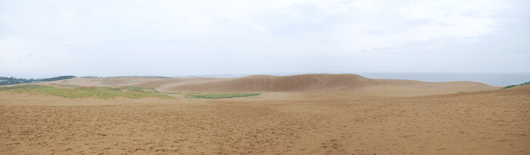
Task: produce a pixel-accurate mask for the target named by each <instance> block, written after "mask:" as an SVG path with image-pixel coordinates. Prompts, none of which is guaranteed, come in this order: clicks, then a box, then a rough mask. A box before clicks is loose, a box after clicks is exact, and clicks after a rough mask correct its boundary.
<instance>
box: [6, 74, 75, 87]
mask: <svg viewBox="0 0 530 155" xmlns="http://www.w3.org/2000/svg"><path fill="white" fill-rule="evenodd" d="M71 78H76V76H72V75H66V76H58V77H52V78H44V79H33V78H30V79H24V78H15V77H2V76H0V85H13V84H22V83H35V82H45V81H58V80H64V79H71Z"/></svg>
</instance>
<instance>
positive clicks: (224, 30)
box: [0, 0, 530, 76]
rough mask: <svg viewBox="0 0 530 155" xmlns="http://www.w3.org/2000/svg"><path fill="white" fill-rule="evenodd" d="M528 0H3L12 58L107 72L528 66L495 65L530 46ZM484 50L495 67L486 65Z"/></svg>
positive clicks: (5, 41) (34, 67) (35, 69)
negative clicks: (478, 0)
mask: <svg viewBox="0 0 530 155" xmlns="http://www.w3.org/2000/svg"><path fill="white" fill-rule="evenodd" d="M528 4H529V2H526V1H517V0H513V1H500V0H487V1H483V2H476V1H453V0H443V1H385V0H373V1H342V0H337V1H334V0H330V1H280V0H278V1H276V0H272V1H244V2H235V1H233V2H230V1H228V2H227V1H223V2H219V1H134V2H127V3H126V2H123V1H101V2H95V1H0V55H2V57H0V63H1V64H2V65H0V70H1V71H2V72H9V73H10V74H11V73H12V74H17V75H18V74H20V75H22V73H16V72H24V73H27V74H29V73H31V74H35V75H44V74H46V75H47V74H48V73H47V72H50V71H49V70H50V69H53V70H57V72H60V73H64V74H82V75H98V76H109V75H118V74H121V75H125V74H133V73H134V74H143V73H145V74H149V75H165V76H173V75H179V74H217V73H225V72H230V73H248V72H254V73H260V72H261V73H264V72H291V71H294V72H295V71H298V70H304V71H310V70H311V68H318V69H319V70H349V71H354V70H371V71H378V70H380V71H385V70H388V68H392V70H396V71H399V70H402V71H426V70H429V69H431V70H437V71H461V72H473V71H489V72H502V71H506V70H510V71H513V72H517V71H519V72H530V70H529V68H528V67H526V68H525V67H518V66H530V64H528V63H527V62H524V61H521V62H508V63H505V64H501V65H498V66H492V65H490V64H493V63H497V62H498V61H497V60H498V58H503V59H513V60H520V58H521V57H528V53H529V51H528V49H530V47H529V46H530V44H528V43H527V42H528V40H529V39H530V38H529V37H528V36H530V33H529V28H528V27H530V25H529V23H530V21H528V20H526V19H530V17H529V15H530V12H529V11H528V10H529V8H530V7H529V5H528ZM476 55H480V57H481V59H480V60H479V59H476V58H474V57H477V56H476ZM451 56H452V57H451ZM19 57H20V60H19V59H18V58H19ZM339 58H340V59H339ZM393 58H395V59H396V60H394V59H393ZM333 59H336V60H337V62H335V61H333ZM398 59H399V60H398ZM429 59H436V61H434V60H433V61H429ZM348 60H352V61H351V62H350V61H348ZM353 60H355V62H353ZM468 60H473V62H474V63H477V64H479V65H478V66H475V67H461V66H458V65H445V64H444V62H451V64H459V65H470V64H471V63H473V62H470V63H467V62H468ZM15 61H18V62H19V63H16V62H15ZM414 62H418V63H414ZM483 62H488V63H489V64H485V65H484V66H490V68H491V69H490V70H488V69H487V68H486V69H485V68H483V67H480V64H483ZM311 63H314V64H311ZM419 63H425V65H422V64H419ZM86 64H90V65H86ZM419 65H421V66H422V67H418V66H419ZM175 66H179V67H175ZM184 66H189V67H184ZM267 66H268V67H267ZM285 66H292V67H289V68H286V67H285ZM304 66H308V67H304ZM360 66H363V67H360ZM388 66H392V67H388ZM152 68H156V69H152ZM226 68H230V69H226ZM252 68H255V69H252ZM334 68H336V69H334ZM400 68H401V69H400ZM137 72H142V73H137Z"/></svg>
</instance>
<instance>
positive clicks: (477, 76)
mask: <svg viewBox="0 0 530 155" xmlns="http://www.w3.org/2000/svg"><path fill="white" fill-rule="evenodd" d="M299 74H357V75H361V76H364V77H367V78H372V79H405V80H418V81H425V82H452V81H474V82H481V83H484V84H488V85H492V86H500V87H504V86H509V85H518V84H521V83H525V82H530V73H528V74H524V73H389V72H357V73H345V72H289V73H267V74H223V75H182V76H177V77H178V78H193V77H214V78H238V77H245V76H251V75H275V76H290V75H299Z"/></svg>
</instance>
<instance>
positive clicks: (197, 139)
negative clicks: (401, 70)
mask: <svg viewBox="0 0 530 155" xmlns="http://www.w3.org/2000/svg"><path fill="white" fill-rule="evenodd" d="M46 84H76V85H97V86H119V85H134V86H144V87H152V88H156V89H157V90H164V91H167V92H171V91H204V92H208V91H212V92H232V91H241V92H262V93H264V94H263V95H260V96H256V97H249V98H232V99H218V100H210V99H154V98H147V99H125V98H118V99H110V100H104V99H67V98H61V97H55V96H46V95H41V94H35V93H6V92H0V146H1V147H0V154H339V155H340V154H348V155H351V154H355V155H359V154H361V155H363V154H364V155H373V154H496V155H497V154H530V116H529V114H530V113H529V111H530V86H522V87H516V88H512V89H506V90H501V89H499V87H494V86H488V85H485V84H482V83H477V82H465V81H464V82H446V83H445V82H440V83H430V82H421V81H410V80H375V79H368V78H364V77H361V76H357V75H298V76H289V77H276V76H251V77H243V78H235V79H216V78H190V79H157V78H141V77H128V78H115V79H112V80H105V82H103V79H70V80H66V81H55V82H48V83H46ZM249 85H250V86H249ZM251 86H252V87H251ZM482 89H493V90H492V91H480V92H468V93H457V92H458V91H469V90H482Z"/></svg>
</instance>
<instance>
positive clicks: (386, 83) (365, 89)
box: [45, 74, 500, 97]
mask: <svg viewBox="0 0 530 155" xmlns="http://www.w3.org/2000/svg"><path fill="white" fill-rule="evenodd" d="M45 84H71V85H80V86H138V87H145V88H155V89H156V90H158V91H160V92H179V91H185V92H260V93H272V92H278V93H282V92H283V93H295V92H298V93H312V92H313V93H315V92H318V93H334V92H340V93H344V92H350V93H351V92H354V93H355V94H357V95H361V96H379V97H384V96H386V97H410V96H423V95H436V94H449V93H457V92H459V91H472V90H495V89H500V87H496V86H490V85H487V84H483V83H480V82H472V81H455V82H423V81H416V80H402V79H370V78H366V77H363V76H360V75H356V74H302V75H292V76H273V75H253V76H246V77H240V78H205V77H197V78H164V79H160V78H146V77H118V78H102V79H81V78H78V79H69V80H62V81H54V82H48V83H45Z"/></svg>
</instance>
